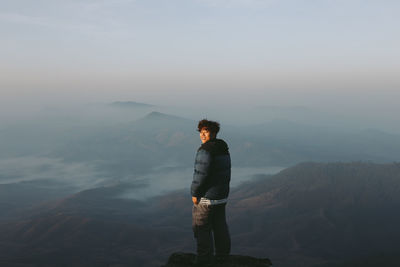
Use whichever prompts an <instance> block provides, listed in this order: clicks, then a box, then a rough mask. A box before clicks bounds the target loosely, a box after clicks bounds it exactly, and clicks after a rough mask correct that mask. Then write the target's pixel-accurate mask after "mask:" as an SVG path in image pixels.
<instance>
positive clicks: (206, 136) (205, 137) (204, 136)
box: [200, 128, 215, 144]
mask: <svg viewBox="0 0 400 267" xmlns="http://www.w3.org/2000/svg"><path fill="white" fill-rule="evenodd" d="M213 138H215V134H213V133H212V132H210V131H209V130H207V128H203V129H201V131H200V140H201V142H202V143H203V144H204V143H205V142H207V141H209V140H210V139H213Z"/></svg>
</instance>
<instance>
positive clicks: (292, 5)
mask: <svg viewBox="0 0 400 267" xmlns="http://www.w3.org/2000/svg"><path fill="white" fill-rule="evenodd" d="M399 14H400V2H399V1H391V0H382V1H378V0H375V1H373V0H58V1H54V0H35V1H33V0H12V1H10V0H7V1H6V0H0V102H3V103H6V104H8V105H11V104H12V103H13V101H17V100H21V101H22V100H24V101H28V102H35V101H52V100H59V101H74V100H77V101H78V100H81V101H83V100H84V101H86V100H87V101H89V100H91V101H93V100H94V101H104V100H111V101H114V100H132V101H139V102H151V103H155V104H159V103H170V104H176V103H174V101H175V102H176V101H178V102H179V101H180V102H189V103H193V104H198V102H199V100H201V101H208V100H209V101H210V102H209V103H210V105H216V104H218V103H220V102H221V100H223V99H225V98H228V99H229V100H230V101H231V102H232V103H233V104H237V103H243V102H244V103H246V104H249V105H252V104H263V103H275V104H276V103H278V104H279V103H282V104H285V105H296V104H299V105H307V104H316V105H318V104H320V105H325V104H321V103H319V102H320V101H321V99H323V101H326V103H327V104H329V103H331V101H330V100H329V99H332V98H333V99H336V100H337V101H339V102H340V101H341V100H343V99H342V98H344V96H346V95H347V96H350V95H351V96H352V97H351V98H350V99H353V98H354V97H357V96H360V99H363V100H362V101H361V100H360V99H358V100H356V101H359V102H360V101H361V102H360V103H361V104H362V105H369V104H374V103H375V104H376V100H377V99H378V100H379V101H380V102H379V104H383V103H389V104H391V105H396V104H397V102H398V101H397V99H399V98H398V97H399V96H400V94H399V91H400V78H399V77H400V75H399V70H400V32H399V31H400V16H399ZM211 97H212V100H210V98H211ZM233 99H236V100H233ZM346 101H347V102H348V105H350V106H351V105H352V104H353V103H352V100H349V99H344V102H346ZM335 103H336V102H335ZM376 105H378V104H376Z"/></svg>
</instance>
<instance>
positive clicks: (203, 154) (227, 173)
mask: <svg viewBox="0 0 400 267" xmlns="http://www.w3.org/2000/svg"><path fill="white" fill-rule="evenodd" d="M230 180H231V158H230V155H229V148H228V145H227V144H226V143H225V141H224V140H222V139H211V140H209V141H208V142H206V143H204V144H202V145H201V146H200V148H199V149H198V150H197V153H196V159H195V163H194V174H193V181H192V185H191V194H192V196H194V197H205V198H208V199H213V200H217V199H224V198H227V197H228V194H229V182H230Z"/></svg>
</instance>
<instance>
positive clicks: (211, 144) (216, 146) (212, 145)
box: [199, 138, 229, 154]
mask: <svg viewBox="0 0 400 267" xmlns="http://www.w3.org/2000/svg"><path fill="white" fill-rule="evenodd" d="M200 149H204V150H206V151H208V152H210V153H211V154H228V153H229V147H228V145H227V143H226V142H225V141H224V140H222V139H218V138H215V139H211V140H210V141H208V142H206V143H204V144H202V145H201V146H200V148H199V150H200Z"/></svg>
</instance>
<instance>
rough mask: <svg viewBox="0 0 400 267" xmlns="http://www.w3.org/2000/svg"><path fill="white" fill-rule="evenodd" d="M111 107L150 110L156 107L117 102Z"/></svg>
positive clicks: (132, 102)
mask: <svg viewBox="0 0 400 267" xmlns="http://www.w3.org/2000/svg"><path fill="white" fill-rule="evenodd" d="M111 106H113V107H118V108H149V107H154V106H153V105H150V104H146V103H140V102H135V101H115V102H112V103H111Z"/></svg>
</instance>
